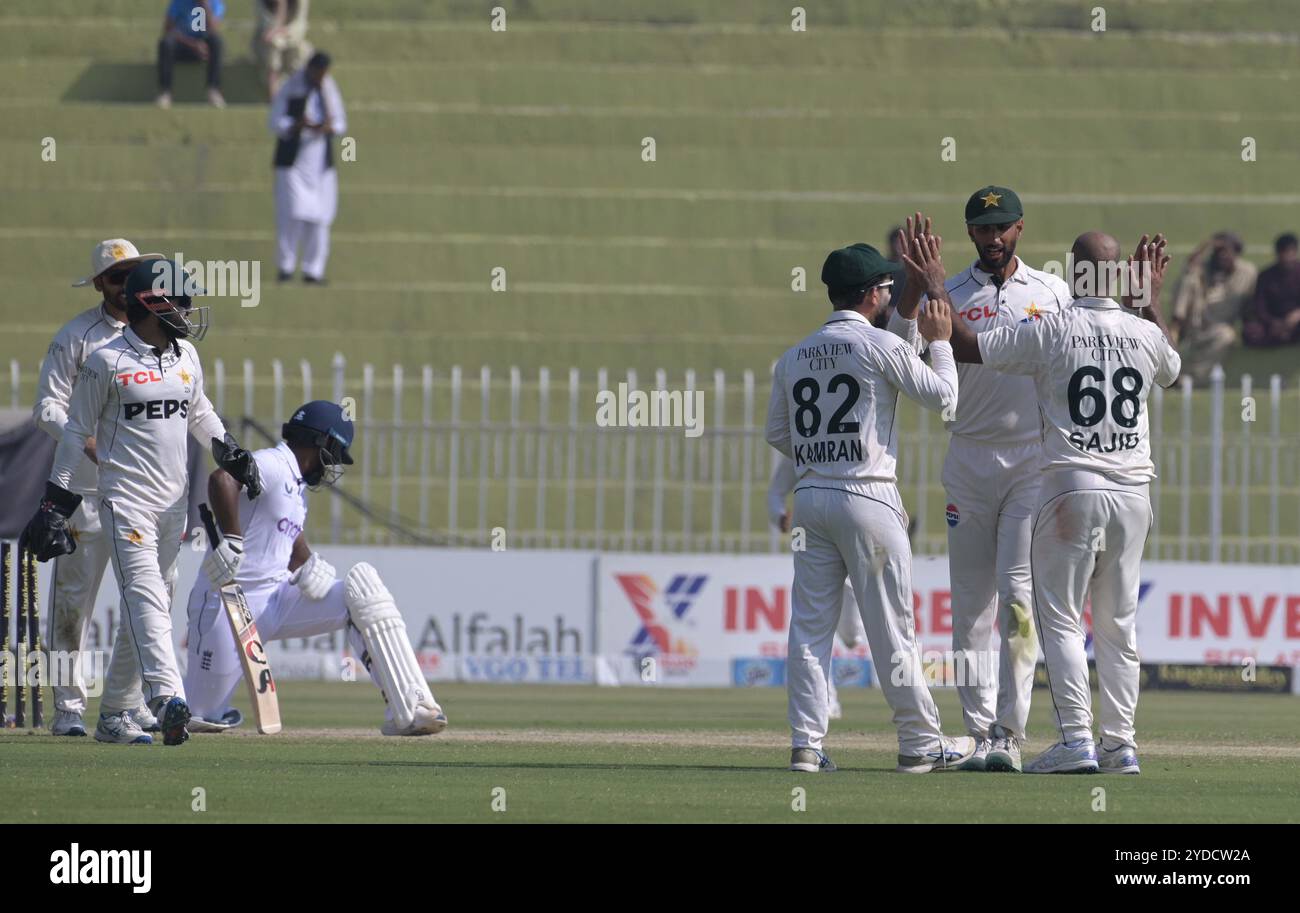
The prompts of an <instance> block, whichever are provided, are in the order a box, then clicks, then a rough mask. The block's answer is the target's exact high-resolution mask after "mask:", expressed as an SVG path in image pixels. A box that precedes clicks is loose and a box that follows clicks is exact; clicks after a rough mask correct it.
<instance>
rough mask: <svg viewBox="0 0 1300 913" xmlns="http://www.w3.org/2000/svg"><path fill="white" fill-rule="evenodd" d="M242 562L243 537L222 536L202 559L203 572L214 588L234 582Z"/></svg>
mask: <svg viewBox="0 0 1300 913" xmlns="http://www.w3.org/2000/svg"><path fill="white" fill-rule="evenodd" d="M243 562H244V537H243V536H222V537H221V541H220V542H218V543H217V545H216V546H215V547H214V548H213V549H212V551H210V552H208V555H207V557H206V558H204V559H203V573H205V574H207V575H208V581H209V582H210V583H211V584H212V586H213V588H214V589H218V590H219V589H221V588H222V587H223V586H225V585H226V584H228V583H234V582H235V575H236V574H238V573H239V565H241V564H243Z"/></svg>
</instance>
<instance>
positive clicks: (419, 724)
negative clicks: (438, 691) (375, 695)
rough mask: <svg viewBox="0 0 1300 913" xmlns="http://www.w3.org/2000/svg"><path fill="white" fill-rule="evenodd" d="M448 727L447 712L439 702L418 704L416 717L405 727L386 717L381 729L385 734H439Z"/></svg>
mask: <svg viewBox="0 0 1300 913" xmlns="http://www.w3.org/2000/svg"><path fill="white" fill-rule="evenodd" d="M446 728H447V714H445V713H443V712H442V708H441V707H439V706H438V705H437V704H432V705H430V704H426V703H421V704H417V705H416V707H415V719H414V720H412V721H411V725H410V726H407V727H406V728H405V729H399V728H398V726H397V724H396V723H394V722H393V721H392V720H389V719H385V720H384V725H383V726H381V727H379V731H380V732H381V733H383V734H384V735H437V734H438V733H440V732H442V731H443V730H444V729H446Z"/></svg>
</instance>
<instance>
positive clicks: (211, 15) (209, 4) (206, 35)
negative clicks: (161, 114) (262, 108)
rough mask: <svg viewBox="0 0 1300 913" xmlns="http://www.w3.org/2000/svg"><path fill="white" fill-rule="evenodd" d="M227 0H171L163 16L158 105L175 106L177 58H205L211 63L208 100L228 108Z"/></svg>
mask: <svg viewBox="0 0 1300 913" xmlns="http://www.w3.org/2000/svg"><path fill="white" fill-rule="evenodd" d="M225 14H226V5H225V3H224V2H223V0H171V2H170V3H169V4H168V5H167V13H166V15H164V16H163V30H162V38H160V39H159V40H158V86H159V88H160V89H161V91H160V92H159V95H158V107H160V108H170V107H171V106H172V69H173V67H174V66H175V64H176V61H177V60H204V61H207V64H208V101H209V102H211V103H212V105H213V107H216V108H224V107H225V106H226V99H225V97H224V96H223V95H222V94H221V48H222V41H221V19H222V17H223V16H225Z"/></svg>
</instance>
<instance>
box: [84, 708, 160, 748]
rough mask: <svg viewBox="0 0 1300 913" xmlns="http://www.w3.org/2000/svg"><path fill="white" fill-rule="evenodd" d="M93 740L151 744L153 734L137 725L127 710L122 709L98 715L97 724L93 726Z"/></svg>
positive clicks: (121, 743) (117, 743)
mask: <svg viewBox="0 0 1300 913" xmlns="http://www.w3.org/2000/svg"><path fill="white" fill-rule="evenodd" d="M95 741H96V742H110V743H112V744H115V745H152V744H153V736H151V735H149V733H147V732H145V731H144V730H143V729H141V728H140V727H139V726H137V725H136V722H135V720H133V719H131V714H130V713H129V712H128V711H126V710H122V711H120V712H118V713H111V714H110V713H101V714H100V715H99V725H97V726H96V727H95Z"/></svg>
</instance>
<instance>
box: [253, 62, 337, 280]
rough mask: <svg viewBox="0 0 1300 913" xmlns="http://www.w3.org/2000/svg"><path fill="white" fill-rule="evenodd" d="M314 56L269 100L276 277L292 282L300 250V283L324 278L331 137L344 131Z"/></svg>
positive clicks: (333, 189)
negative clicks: (272, 134)
mask: <svg viewBox="0 0 1300 913" xmlns="http://www.w3.org/2000/svg"><path fill="white" fill-rule="evenodd" d="M329 66H330V58H329V55H328V54H325V53H323V52H317V53H316V54H314V55H313V56H312V58H311V59H310V60H309V61H307V66H305V67H303V68H302V69H301V70H299V71H298V72H296V73H294V74H293V75H292V76H291V77H289V79H287V80H286V81H285V83H284V85H282V86H281V87H280V90H279V91H278V92H276V94H275V100H274V101H273V102H271V116H270V122H269V123H270V128H271V132H272V133H274V134H275V136H276V146H275V229H276V240H277V244H278V247H279V250H278V259H279V278H280V281H281V282H283V281H285V280H287V279H290V278H292V276H293V273H294V270H295V269H296V267H297V265H298V252H299V247H300V246H301V249H302V281H303V282H308V283H319V282H323V281H324V279H325V263H326V261H327V260H328V259H329V246H330V224H331V223H332V222H333V221H334V213H335V210H336V209H337V208H338V195H339V186H338V175H337V173H336V172H335V170H334V149H333V138H334V137H335V136H336V135H340V134H342V133H343V132H345V131H346V130H347V115H346V114H345V113H344V111H343V96H342V95H340V94H339V89H338V86H337V85H336V84H335V83H334V79H333V77H331V76H330V75H329Z"/></svg>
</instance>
